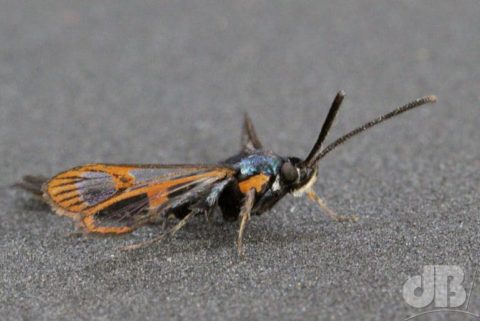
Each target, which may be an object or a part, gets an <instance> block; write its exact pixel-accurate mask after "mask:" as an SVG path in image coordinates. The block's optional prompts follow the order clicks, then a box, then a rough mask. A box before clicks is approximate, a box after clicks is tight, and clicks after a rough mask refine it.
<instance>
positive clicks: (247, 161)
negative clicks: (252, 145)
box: [225, 151, 284, 179]
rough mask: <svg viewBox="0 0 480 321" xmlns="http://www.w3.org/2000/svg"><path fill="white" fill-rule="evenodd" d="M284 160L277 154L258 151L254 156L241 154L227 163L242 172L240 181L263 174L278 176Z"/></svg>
mask: <svg viewBox="0 0 480 321" xmlns="http://www.w3.org/2000/svg"><path fill="white" fill-rule="evenodd" d="M283 162H284V160H283V159H282V158H281V157H280V156H277V155H275V154H272V153H267V152H263V151H257V152H254V153H252V154H243V153H242V154H239V155H236V156H233V157H231V158H229V159H227V160H226V161H225V163H226V164H229V165H231V166H232V167H234V168H235V169H238V170H239V171H240V173H239V177H238V178H239V179H243V178H246V177H250V176H252V175H255V174H260V173H263V174H265V175H268V176H272V175H277V174H278V173H279V171H280V167H281V166H282V163H283Z"/></svg>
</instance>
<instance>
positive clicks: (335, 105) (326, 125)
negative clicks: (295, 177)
mask: <svg viewBox="0 0 480 321" xmlns="http://www.w3.org/2000/svg"><path fill="white" fill-rule="evenodd" d="M344 97H345V92H344V91H343V90H340V91H339V92H338V93H337V95H336V96H335V99H334V100H333V102H332V106H331V107H330V110H329V111H328V114H327V117H326V118H325V121H324V122H323V126H322V129H321V130H320V134H319V135H318V138H317V141H316V142H315V145H313V148H312V150H311V151H310V153H309V154H308V156H307V158H306V159H305V160H304V161H303V163H304V164H305V166H306V167H311V166H312V165H313V164H315V161H314V159H315V158H316V154H317V153H318V152H319V151H320V149H321V148H322V144H323V141H324V140H325V138H326V137H327V134H328V132H329V131H330V128H331V127H332V124H333V121H334V120H335V116H336V115H337V112H338V110H339V109H340V106H341V105H342V101H343V98H344Z"/></svg>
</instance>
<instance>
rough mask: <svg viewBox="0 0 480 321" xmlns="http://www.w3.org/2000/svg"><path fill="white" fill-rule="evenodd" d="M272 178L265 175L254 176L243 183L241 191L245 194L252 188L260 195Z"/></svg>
mask: <svg viewBox="0 0 480 321" xmlns="http://www.w3.org/2000/svg"><path fill="white" fill-rule="evenodd" d="M269 179H270V177H269V176H267V175H264V174H258V175H255V176H252V177H250V178H248V179H246V180H244V181H241V182H240V183H239V184H238V186H239V188H240V191H241V192H242V193H243V194H245V193H247V192H248V191H249V190H251V189H252V188H254V189H255V191H256V192H257V193H260V192H261V191H262V189H263V187H264V186H265V184H266V183H267V182H268V181H269Z"/></svg>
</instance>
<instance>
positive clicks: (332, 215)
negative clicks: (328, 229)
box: [307, 190, 358, 222]
mask: <svg viewBox="0 0 480 321" xmlns="http://www.w3.org/2000/svg"><path fill="white" fill-rule="evenodd" d="M307 195H308V197H309V198H310V199H311V200H312V201H314V202H315V203H317V204H318V206H320V208H321V209H322V210H323V211H324V212H325V214H327V216H328V217H329V218H331V219H332V220H334V221H337V222H356V221H358V216H357V215H339V214H337V213H335V211H333V210H332V209H330V208H329V207H328V206H327V204H326V203H325V201H324V200H322V199H321V198H320V197H319V196H318V195H317V194H316V193H315V192H314V191H313V190H309V191H307Z"/></svg>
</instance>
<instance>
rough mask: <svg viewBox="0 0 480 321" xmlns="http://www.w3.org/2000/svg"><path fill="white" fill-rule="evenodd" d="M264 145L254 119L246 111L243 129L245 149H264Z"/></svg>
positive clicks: (243, 147) (243, 145)
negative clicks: (254, 124) (259, 137)
mask: <svg viewBox="0 0 480 321" xmlns="http://www.w3.org/2000/svg"><path fill="white" fill-rule="evenodd" d="M262 148H263V145H262V143H261V142H260V139H258V135H257V132H256V131H255V127H254V126H253V122H252V119H251V118H250V117H249V116H248V114H247V113H245V118H244V121H243V129H242V149H243V150H244V151H253V150H256V149H262Z"/></svg>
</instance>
